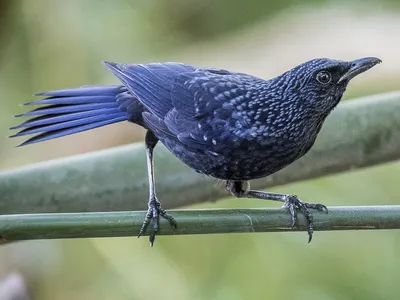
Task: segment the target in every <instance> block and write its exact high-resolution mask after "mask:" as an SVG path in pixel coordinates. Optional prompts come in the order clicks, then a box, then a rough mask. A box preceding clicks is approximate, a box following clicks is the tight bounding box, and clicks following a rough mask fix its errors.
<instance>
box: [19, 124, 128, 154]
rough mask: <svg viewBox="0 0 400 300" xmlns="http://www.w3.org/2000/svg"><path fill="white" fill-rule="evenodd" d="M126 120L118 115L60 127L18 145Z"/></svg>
mask: <svg viewBox="0 0 400 300" xmlns="http://www.w3.org/2000/svg"><path fill="white" fill-rule="evenodd" d="M125 120H126V118H125V117H116V118H113V119H108V120H105V121H100V122H94V123H91V124H87V125H84V126H75V127H71V128H66V129H59V130H52V131H48V132H44V133H41V134H38V135H36V136H34V137H31V138H30V139H28V140H26V141H25V142H23V143H22V144H20V145H18V147H21V146H26V145H29V144H34V143H38V142H44V141H47V140H51V139H55V138H58V137H62V136H66V135H70V134H74V133H78V132H82V131H86V130H89V129H93V128H97V127H102V126H105V125H109V124H112V123H117V122H121V121H125ZM15 136H18V135H15Z"/></svg>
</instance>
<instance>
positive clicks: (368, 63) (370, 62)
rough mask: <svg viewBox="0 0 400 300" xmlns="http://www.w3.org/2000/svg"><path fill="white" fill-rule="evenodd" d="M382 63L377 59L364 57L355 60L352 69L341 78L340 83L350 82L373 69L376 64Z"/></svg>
mask: <svg viewBox="0 0 400 300" xmlns="http://www.w3.org/2000/svg"><path fill="white" fill-rule="evenodd" d="M381 62H382V61H381V60H380V59H379V58H377V57H364V58H360V59H356V60H353V61H352V63H351V67H350V69H349V70H348V71H347V72H346V73H345V74H344V75H343V76H342V77H340V79H339V81H338V83H340V82H342V81H345V80H346V81H349V80H350V79H352V78H354V77H355V76H357V75H358V74H361V73H363V72H365V71H367V70H369V69H371V68H372V67H373V66H375V65H376V64H379V63H381Z"/></svg>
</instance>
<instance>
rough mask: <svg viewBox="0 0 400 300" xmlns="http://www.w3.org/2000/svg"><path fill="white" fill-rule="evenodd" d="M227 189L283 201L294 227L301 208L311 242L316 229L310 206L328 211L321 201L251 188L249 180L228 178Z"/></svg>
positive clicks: (239, 196) (234, 193)
mask: <svg viewBox="0 0 400 300" xmlns="http://www.w3.org/2000/svg"><path fill="white" fill-rule="evenodd" d="M226 189H227V190H228V191H229V192H230V193H231V194H232V195H233V196H235V197H238V198H256V199H264V200H272V201H279V202H283V207H287V208H288V209H289V211H290V215H291V217H292V228H293V226H294V225H295V223H296V214H297V210H300V212H301V213H302V214H303V215H304V217H305V218H306V221H307V231H308V242H311V239H312V235H313V231H314V228H313V216H312V214H311V212H310V211H309V208H312V209H316V210H319V211H325V212H328V209H327V208H326V206H325V205H323V204H319V203H307V202H303V201H301V200H300V199H299V198H298V197H297V196H296V195H288V194H277V193H269V192H263V191H256V190H250V184H249V182H248V181H233V180H228V181H227V182H226Z"/></svg>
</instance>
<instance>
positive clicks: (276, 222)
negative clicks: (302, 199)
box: [0, 205, 400, 243]
mask: <svg viewBox="0 0 400 300" xmlns="http://www.w3.org/2000/svg"><path fill="white" fill-rule="evenodd" d="M170 213H171V215H172V216H174V217H175V218H176V221H177V223H178V227H177V229H175V232H174V231H173V230H172V229H171V227H170V226H169V224H168V223H167V221H166V220H161V221H160V227H161V228H160V231H159V235H173V234H175V235H187V234H214V233H250V232H277V231H292V230H293V231H299V230H301V231H304V230H306V227H305V219H304V217H303V216H302V215H300V214H299V215H298V220H297V224H296V226H295V227H294V228H293V229H291V226H290V225H291V219H290V215H289V213H288V211H287V210H286V209H212V210H210V209H203V210H171V211H170ZM144 215H145V212H144V211H135V212H102V213H68V214H25V215H2V216H0V235H1V236H2V238H3V240H2V241H3V243H7V242H13V241H21V240H33V239H65V238H92V237H122V236H137V234H138V232H139V229H140V226H141V225H142V221H143V217H144ZM313 215H314V228H315V231H327V230H372V229H399V228H400V205H388V206H343V207H329V213H328V214H326V213H323V212H316V211H315V212H314V213H313ZM314 235H315V233H314ZM305 239H306V238H305Z"/></svg>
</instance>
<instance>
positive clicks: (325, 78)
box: [317, 71, 332, 84]
mask: <svg viewBox="0 0 400 300" xmlns="http://www.w3.org/2000/svg"><path fill="white" fill-rule="evenodd" d="M317 80H318V81H319V82H320V83H322V84H328V83H329V82H331V80H332V76H331V74H330V73H329V72H327V71H321V72H319V73H318V74H317Z"/></svg>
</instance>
